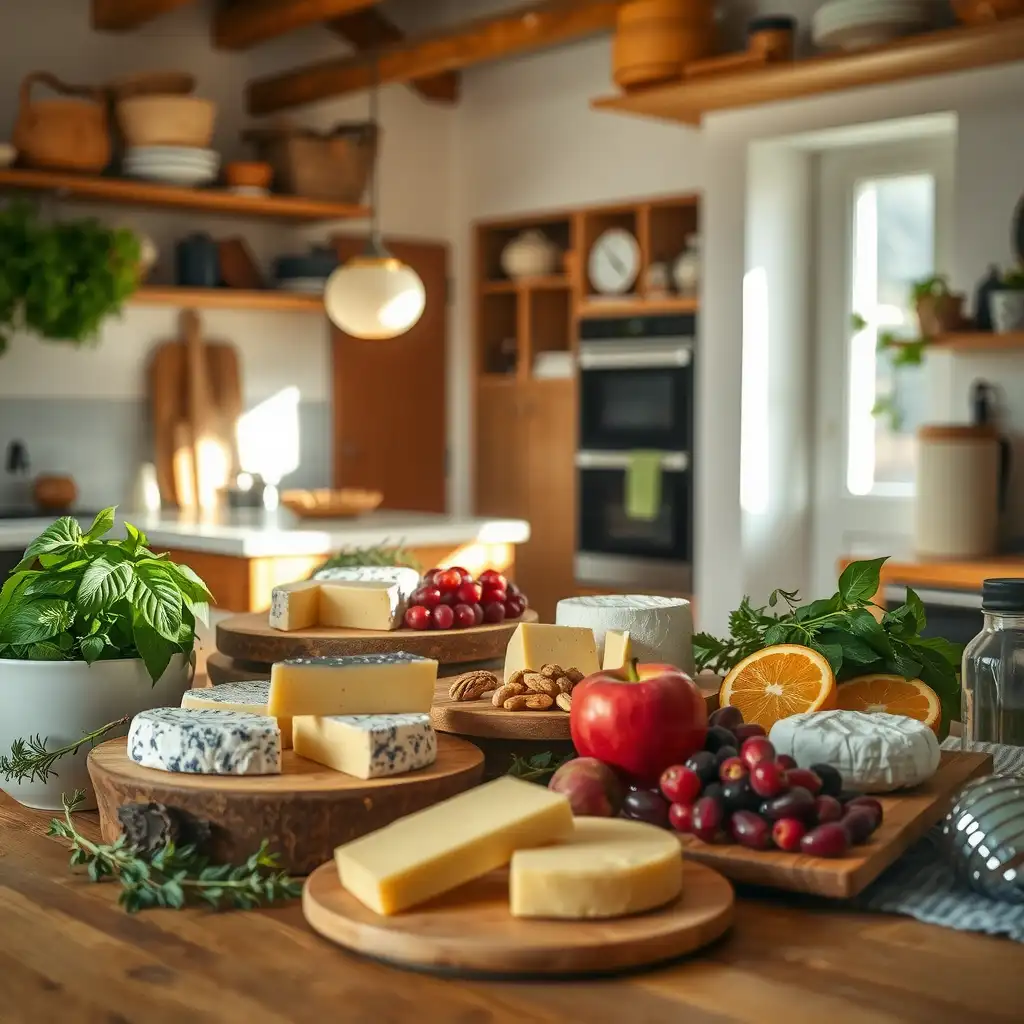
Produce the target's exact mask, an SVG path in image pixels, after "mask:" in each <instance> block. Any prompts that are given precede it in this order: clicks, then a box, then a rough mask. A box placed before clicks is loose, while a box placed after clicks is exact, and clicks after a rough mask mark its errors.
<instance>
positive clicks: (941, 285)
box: [910, 274, 965, 338]
mask: <svg viewBox="0 0 1024 1024" xmlns="http://www.w3.org/2000/svg"><path fill="white" fill-rule="evenodd" d="M910 297H911V300H912V301H913V303H914V310H915V311H916V313H917V322H918V326H919V327H920V329H921V337H922V338H937V337H939V336H940V335H943V334H949V333H951V332H952V331H958V330H962V329H963V326H964V298H965V297H964V295H962V294H961V293H958V292H951V291H950V290H949V279H948V278H947V277H946V275H945V274H935V275H933V276H932V277H926V278H923V279H922V280H920V281H914V282H912V283H911V285H910Z"/></svg>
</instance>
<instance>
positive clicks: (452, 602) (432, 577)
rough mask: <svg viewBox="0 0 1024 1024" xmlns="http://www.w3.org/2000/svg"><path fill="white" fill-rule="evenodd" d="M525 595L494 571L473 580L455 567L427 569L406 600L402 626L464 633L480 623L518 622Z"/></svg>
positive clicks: (486, 571)
mask: <svg viewBox="0 0 1024 1024" xmlns="http://www.w3.org/2000/svg"><path fill="white" fill-rule="evenodd" d="M526 608H527V600H526V595H525V594H524V593H523V592H522V591H521V590H520V589H519V588H518V587H517V586H516V585H515V584H514V583H513V582H512V581H511V580H508V579H506V578H505V577H504V576H502V574H501V573H500V572H498V571H497V570H496V569H486V570H484V572H482V573H480V576H479V577H478V578H477V579H475V580H474V579H473V576H472V575H471V574H470V573H469V572H468V571H467V570H466V569H463V568H461V567H459V566H453V567H452V568H451V569H431V570H430V571H429V572H427V573H426V574H425V575H424V577H423V581H422V582H421V583H420V586H419V589H418V590H416V591H415V592H414V593H413V595H412V597H411V598H409V607H408V609H407V610H406V612H405V625H406V627H407V628H409V629H468V628H469V627H470V626H479V625H481V623H485V622H487V623H498V622H504V621H505V620H506V619H518V618H519V616H520V615H522V614H523V612H524V611H526Z"/></svg>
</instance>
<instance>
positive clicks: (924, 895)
mask: <svg viewBox="0 0 1024 1024" xmlns="http://www.w3.org/2000/svg"><path fill="white" fill-rule="evenodd" d="M942 746H943V749H945V750H959V749H960V740H959V739H957V738H950V739H947V740H946V741H945V743H943V745H942ZM972 749H974V750H984V751H988V752H990V753H991V754H992V759H993V762H994V764H995V772H996V774H997V775H1022V776H1024V747H1008V746H1003V745H1002V744H997V743H976V744H974V745H973V748H972ZM853 904H854V906H856V907H858V908H859V909H861V910H877V911H883V912H885V913H889V914H905V915H907V916H908V917H913V918H916V919H917V920H918V921H924V922H925V923H927V924H937V925H941V926H942V927H944V928H955V929H956V930H957V931H963V932H984V933H985V934H987V935H1006V936H1008V937H1009V938H1011V939H1014V940H1015V941H1017V942H1024V904H1013V903H1002V902H997V901H996V900H991V899H989V898H988V897H986V896H980V895H978V894H977V893H975V892H973V891H972V890H970V889H968V888H967V887H966V886H965V885H963V884H962V883H961V882H959V881H958V880H957V879H956V877H955V875H954V874H953V869H952V867H951V866H950V864H949V862H948V860H947V859H946V855H945V851H944V850H943V846H942V841H941V829H940V827H939V826H936V827H935V828H933V829H932V830H931V831H930V832H929V833H928V835H926V836H925V837H924V838H923V839H921V840H920V841H919V842H918V843H917V844H916V845H915V846H913V847H911V848H910V849H909V850H908V851H907V852H906V853H905V854H904V855H903V856H902V857H901V858H900V859H899V860H898V861H897V862H896V863H895V864H893V866H892V867H891V868H889V869H888V870H887V871H886V872H885V873H884V874H882V875H881V876H879V878H877V879H876V880H875V881H874V882H872V884H871V885H870V886H868V888H867V889H865V890H864V892H862V893H861V894H860V895H859V896H858V897H857V898H856V899H855V900H853Z"/></svg>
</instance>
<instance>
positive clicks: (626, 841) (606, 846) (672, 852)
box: [509, 818, 683, 920]
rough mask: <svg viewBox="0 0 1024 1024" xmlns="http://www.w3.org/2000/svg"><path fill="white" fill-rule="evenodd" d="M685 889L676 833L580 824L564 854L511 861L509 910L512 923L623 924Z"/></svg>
mask: <svg viewBox="0 0 1024 1024" xmlns="http://www.w3.org/2000/svg"><path fill="white" fill-rule="evenodd" d="M682 888H683V857H682V853H681V851H680V849H679V840H678V839H676V837H675V835H673V833H671V832H666V831H665V830H664V829H660V828H657V827H656V826H654V825H645V824H644V823H643V822H639V821H623V820H622V819H620V818H576V819H575V829H574V831H573V833H572V835H570V836H568V837H567V838H566V839H564V840H562V842H560V843H559V844H558V845H557V846H546V847H544V848H542V849H538V850H517V851H516V852H515V853H514V854H513V855H512V868H511V871H510V874H509V905H510V909H511V911H512V915H513V917H559V918H568V919H573V920H583V919H587V918H597V917H624V916H625V915H626V914H638V913H640V912H641V911H644V910H651V909H653V908H654V907H660V906H662V905H664V904H665V903H668V902H670V901H671V900H674V899H675V898H676V897H677V896H678V895H679V893H680V892H681V891H682Z"/></svg>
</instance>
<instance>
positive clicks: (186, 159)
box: [122, 146, 220, 187]
mask: <svg viewBox="0 0 1024 1024" xmlns="http://www.w3.org/2000/svg"><path fill="white" fill-rule="evenodd" d="M122 167H123V169H124V172H125V174H127V175H128V176H129V177H131V178H143V179H144V180H146V181H160V182H163V183H165V184H167V185H183V186H186V187H194V186H197V185H209V184H210V182H212V181H216V179H217V172H218V171H219V170H220V154H219V153H218V152H216V150H213V149H193V148H191V147H189V146H133V147H129V148H128V149H127V150H125V154H124V160H123V161H122Z"/></svg>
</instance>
